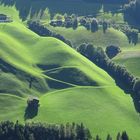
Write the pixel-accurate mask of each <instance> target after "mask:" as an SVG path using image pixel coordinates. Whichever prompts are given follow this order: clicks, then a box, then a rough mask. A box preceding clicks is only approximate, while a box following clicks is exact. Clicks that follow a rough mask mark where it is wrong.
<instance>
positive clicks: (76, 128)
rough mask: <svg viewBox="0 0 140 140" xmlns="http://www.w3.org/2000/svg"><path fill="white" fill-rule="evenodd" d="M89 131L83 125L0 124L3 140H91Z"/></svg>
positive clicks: (7, 122)
mask: <svg viewBox="0 0 140 140" xmlns="http://www.w3.org/2000/svg"><path fill="white" fill-rule="evenodd" d="M91 138H92V137H91V134H90V131H89V129H87V128H85V126H84V125H83V124H82V123H81V124H80V125H79V124H75V123H73V124H69V123H67V124H66V125H63V124H61V125H55V124H54V125H53V124H41V123H28V124H25V125H21V124H19V123H18V121H17V122H16V123H13V122H9V121H6V122H1V123H0V139H1V140H90V139H91Z"/></svg>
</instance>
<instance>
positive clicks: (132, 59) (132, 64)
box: [114, 44, 140, 77]
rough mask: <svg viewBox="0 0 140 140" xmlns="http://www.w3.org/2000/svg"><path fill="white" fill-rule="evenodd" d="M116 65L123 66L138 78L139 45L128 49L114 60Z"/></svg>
mask: <svg viewBox="0 0 140 140" xmlns="http://www.w3.org/2000/svg"><path fill="white" fill-rule="evenodd" d="M114 61H115V62H117V63H118V64H121V65H124V66H125V67H126V68H127V69H128V70H129V71H130V72H131V73H133V74H134V75H135V76H137V77H140V71H139V70H140V65H139V64H140V45H139V44H138V45H137V46H133V47H130V48H129V47H128V48H127V49H124V50H123V51H122V53H120V54H119V55H118V56H116V57H115V58H114Z"/></svg>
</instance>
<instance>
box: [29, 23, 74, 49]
mask: <svg viewBox="0 0 140 140" xmlns="http://www.w3.org/2000/svg"><path fill="white" fill-rule="evenodd" d="M28 27H29V29H30V30H32V31H34V32H35V33H37V34H38V35H40V36H49V37H55V38H57V39H59V40H61V41H63V42H64V43H66V44H68V45H69V46H71V47H72V44H71V41H69V40H68V39H66V38H65V37H63V36H62V35H60V34H57V33H54V32H52V31H50V30H49V29H48V28H47V27H45V26H43V25H41V24H40V23H39V22H35V21H29V22H28Z"/></svg>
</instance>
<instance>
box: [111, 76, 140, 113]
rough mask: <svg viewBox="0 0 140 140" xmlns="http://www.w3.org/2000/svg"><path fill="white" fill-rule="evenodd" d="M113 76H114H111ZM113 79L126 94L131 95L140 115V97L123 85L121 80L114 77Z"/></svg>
mask: <svg viewBox="0 0 140 140" xmlns="http://www.w3.org/2000/svg"><path fill="white" fill-rule="evenodd" d="M111 76H112V75H111ZM112 78H113V79H114V80H115V83H116V85H117V86H118V87H119V88H121V89H122V90H123V91H124V93H125V94H129V95H130V96H131V98H132V100H133V103H134V107H135V110H136V111H137V112H138V113H140V96H139V95H138V94H136V93H135V92H134V91H133V90H132V89H130V87H129V86H128V85H127V84H125V83H123V82H122V81H121V80H120V79H119V78H116V77H114V76H112Z"/></svg>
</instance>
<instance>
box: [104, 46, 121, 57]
mask: <svg viewBox="0 0 140 140" xmlns="http://www.w3.org/2000/svg"><path fill="white" fill-rule="evenodd" d="M105 51H106V54H107V56H108V57H109V58H110V59H111V58H113V57H115V56H116V55H117V54H118V53H120V52H121V49H120V48H119V47H118V46H114V45H111V46H108V47H107V48H106V50H105Z"/></svg>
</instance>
